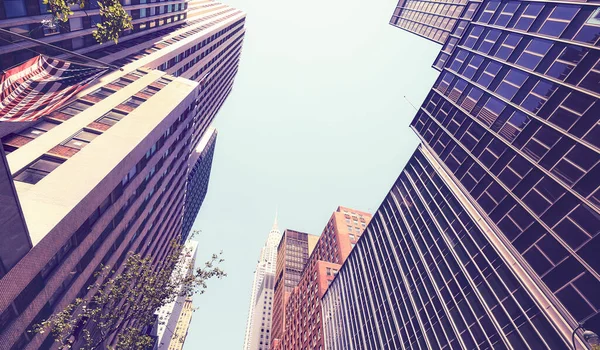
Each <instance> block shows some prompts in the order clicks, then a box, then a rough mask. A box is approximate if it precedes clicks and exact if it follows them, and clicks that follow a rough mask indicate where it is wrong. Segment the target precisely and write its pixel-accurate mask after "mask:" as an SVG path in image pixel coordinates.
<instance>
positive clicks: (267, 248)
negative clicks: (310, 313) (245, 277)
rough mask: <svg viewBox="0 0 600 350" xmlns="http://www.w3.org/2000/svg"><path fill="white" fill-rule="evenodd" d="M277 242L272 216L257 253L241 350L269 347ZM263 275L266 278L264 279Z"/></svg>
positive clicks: (277, 236) (279, 232) (278, 236)
mask: <svg viewBox="0 0 600 350" xmlns="http://www.w3.org/2000/svg"><path fill="white" fill-rule="evenodd" d="M279 241H281V231H279V226H278V224H277V215H275V222H274V223H273V227H272V228H271V231H270V232H269V236H268V237H267V241H266V242H265V245H264V246H263V247H262V249H261V250H260V255H259V257H258V261H257V263H256V270H255V271H254V279H253V281H252V293H251V295H250V308H249V311H248V321H247V323H246V335H245V338H244V349H245V350H255V349H268V348H269V335H270V330H271V313H272V307H273V306H272V302H273V292H274V275H275V266H276V264H277V245H278V244H279ZM266 276H269V279H268V280H267V277H266ZM267 298H268V300H267Z"/></svg>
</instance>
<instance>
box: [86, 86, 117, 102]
mask: <svg viewBox="0 0 600 350" xmlns="http://www.w3.org/2000/svg"><path fill="white" fill-rule="evenodd" d="M113 93H114V91H112V90H109V89H107V88H100V89H98V90H96V91H93V92H91V93H90V94H89V95H90V96H93V97H96V98H99V99H101V100H104V99H105V98H107V97H108V96H110V95H112V94H113Z"/></svg>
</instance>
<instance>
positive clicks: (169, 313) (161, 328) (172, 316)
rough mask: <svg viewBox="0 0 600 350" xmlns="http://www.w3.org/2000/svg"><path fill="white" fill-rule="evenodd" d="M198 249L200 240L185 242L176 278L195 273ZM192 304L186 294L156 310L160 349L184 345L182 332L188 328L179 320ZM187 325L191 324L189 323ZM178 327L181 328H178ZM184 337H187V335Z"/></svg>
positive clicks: (164, 349) (175, 273)
mask: <svg viewBox="0 0 600 350" xmlns="http://www.w3.org/2000/svg"><path fill="white" fill-rule="evenodd" d="M197 251H198V242H196V241H188V242H186V243H185V246H184V253H185V255H184V256H183V257H182V259H181V260H180V262H179V263H178V264H177V265H176V266H175V271H173V278H174V279H178V278H181V276H182V275H185V274H188V273H193V270H194V264H195V260H196V252H197ZM188 301H189V303H188ZM188 304H189V305H188ZM191 304H192V299H191V298H189V297H186V296H184V295H180V296H179V297H178V298H177V299H175V300H174V301H172V302H170V303H168V304H166V305H164V306H163V307H161V308H160V309H159V310H158V311H157V312H156V313H157V315H158V322H159V324H158V329H157V332H156V335H157V337H158V349H159V350H167V349H168V350H171V349H172V348H173V347H174V348H176V349H177V348H179V349H180V348H181V347H182V346H183V342H182V341H181V339H182V334H183V335H185V334H186V333H187V328H186V329H181V328H182V327H181V326H184V325H183V324H182V325H180V322H179V321H180V319H181V317H182V315H183V313H184V312H185V311H186V310H185V308H186V305H187V306H188V308H191ZM184 318H185V317H184ZM190 318H191V316H190ZM187 325H188V326H189V323H188V324H187ZM178 328H180V329H179V330H178ZM183 338H185V336H184V337H183Z"/></svg>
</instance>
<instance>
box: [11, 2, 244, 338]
mask: <svg viewBox="0 0 600 350" xmlns="http://www.w3.org/2000/svg"><path fill="white" fill-rule="evenodd" d="M11 3H12V2H11ZM194 3H195V2H194ZM200 3H202V2H201V1H200ZM207 4H209V5H210V4H213V2H208V3H207ZM214 4H217V3H214ZM217 5H218V6H223V5H220V4H217ZM190 7H191V5H190ZM215 7H217V6H215ZM212 9H213V7H211V8H210V9H209V8H207V9H206V11H207V12H206V13H205V14H203V15H199V16H198V17H196V18H197V22H194V23H192V24H191V25H190V26H188V27H183V28H182V29H179V30H178V31H175V32H173V33H163V34H162V37H159V38H157V39H156V40H154V39H152V40H150V39H148V40H146V39H143V41H141V42H139V43H138V46H139V45H145V46H146V47H149V49H148V51H149V53H148V54H146V55H145V56H142V57H140V58H139V59H137V60H134V61H132V62H130V63H125V64H124V65H123V70H122V71H114V72H112V73H110V74H108V75H106V76H104V77H102V78H101V79H99V81H98V82H97V83H95V84H93V86H90V87H89V88H87V89H85V90H83V91H81V92H80V93H79V94H78V95H77V98H76V99H75V100H74V101H72V102H70V103H68V104H66V105H65V106H61V108H59V109H58V110H56V111H54V112H52V113H50V114H49V115H46V116H44V117H42V118H41V119H39V120H38V121H36V122H32V123H29V124H25V125H22V126H21V129H20V130H12V133H11V134H8V135H5V136H4V137H3V138H2V143H3V145H4V148H5V149H6V150H7V151H8V152H10V153H9V154H8V155H7V156H6V158H7V161H8V165H9V168H10V171H11V175H12V177H13V180H14V186H15V190H16V193H17V195H18V199H19V202H20V205H21V208H22V212H23V217H24V218H25V222H26V224H27V229H28V232H29V238H30V240H31V244H32V248H31V249H30V250H29V251H28V252H27V253H26V254H25V255H24V256H23V257H22V258H21V260H20V261H19V262H17V263H16V264H14V266H13V267H12V269H10V270H9V271H6V275H5V276H4V277H3V278H2V279H0V295H1V297H0V344H2V345H3V346H6V347H8V348H11V347H14V348H18V349H22V348H27V349H35V348H38V347H42V348H45V347H48V346H49V345H50V344H52V339H51V337H48V336H47V334H43V335H35V336H33V335H32V334H31V333H28V332H27V330H28V329H30V327H31V325H33V324H35V323H39V322H40V321H41V320H42V319H45V318H47V317H48V316H49V315H50V314H52V313H53V312H54V311H56V310H59V309H61V308H63V307H64V306H66V305H67V304H68V303H70V302H71V301H73V300H74V299H75V298H76V297H82V296H85V295H86V293H87V292H88V291H87V286H89V285H90V283H92V282H93V281H94V278H93V274H94V272H95V271H98V269H99V265H100V264H101V263H103V264H107V265H111V266H120V265H121V263H122V262H123V260H124V259H125V257H126V255H127V253H128V252H138V253H140V254H143V255H145V256H151V257H153V258H154V259H155V260H156V262H157V268H160V260H161V258H162V257H164V256H165V254H167V253H168V250H169V247H170V245H169V242H170V241H171V240H172V239H173V238H175V237H176V236H178V235H180V234H181V232H182V229H183V226H182V225H183V220H182V218H183V216H184V201H185V195H184V193H185V191H186V186H187V181H186V180H187V176H188V166H189V164H188V162H189V157H190V156H191V154H193V152H194V150H195V149H196V148H197V146H198V143H199V141H200V138H201V137H202V134H203V133H204V130H206V128H208V125H209V123H210V122H211V120H212V119H213V118H214V115H215V113H216V111H217V110H218V109H219V107H220V105H221V104H222V103H223V100H224V98H225V97H226V96H227V94H228V93H229V91H230V89H231V84H232V81H233V80H232V79H233V76H234V75H235V73H236V71H237V62H238V59H239V49H240V45H241V40H242V37H243V35H244V29H243V23H244V17H245V15H244V14H243V13H241V12H238V11H237V10H235V9H230V8H228V7H227V8H226V9H223V11H226V12H225V13H220V12H218V11H217V12H211V11H213V10H212ZM186 28H187V29H186ZM188 30H189V31H188ZM233 33H234V34H233ZM230 35H233V36H230ZM140 38H142V37H140ZM140 40H142V39H140ZM126 42H129V43H133V41H132V40H128V41H126ZM120 43H121V42H120ZM123 43H125V42H123ZM156 45H158V46H156ZM138 46H135V47H132V48H130V49H136V48H137V47H138ZM115 48H116V49H118V51H117V53H118V54H121V53H124V52H125V51H127V50H129V49H127V48H124V47H119V46H118V45H116V46H115ZM2 52H3V53H4V51H2ZM175 61H176V62H175ZM170 62H174V63H173V66H169V68H168V69H167V70H169V69H171V68H172V69H176V70H175V72H179V73H178V74H180V76H179V77H174V76H173V75H169V74H167V73H165V72H162V71H160V70H157V69H152V68H156V66H161V65H163V64H169V65H171V63H170ZM186 69H187V70H186ZM191 71H194V72H196V73H197V72H199V71H202V72H203V73H202V75H197V76H196V77H195V78H194V80H190V79H186V78H187V77H188V75H189V74H196V73H191ZM204 73H206V74H209V75H208V76H207V75H206V74H204ZM192 76H193V75H192ZM190 77H191V76H190ZM195 80H197V81H195ZM2 124H5V123H2ZM14 125H15V123H13V124H11V125H10V126H13V127H14ZM188 192H189V191H188ZM4 235H5V234H4V233H3V234H2V236H4Z"/></svg>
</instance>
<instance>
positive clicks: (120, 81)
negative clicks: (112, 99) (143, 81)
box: [111, 78, 133, 88]
mask: <svg viewBox="0 0 600 350" xmlns="http://www.w3.org/2000/svg"><path fill="white" fill-rule="evenodd" d="M130 83H133V82H132V81H130V80H127V79H123V78H120V79H117V80H115V81H113V82H112V83H111V84H112V85H116V86H119V87H122V88H123V87H125V86H127V85H129V84H130Z"/></svg>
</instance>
